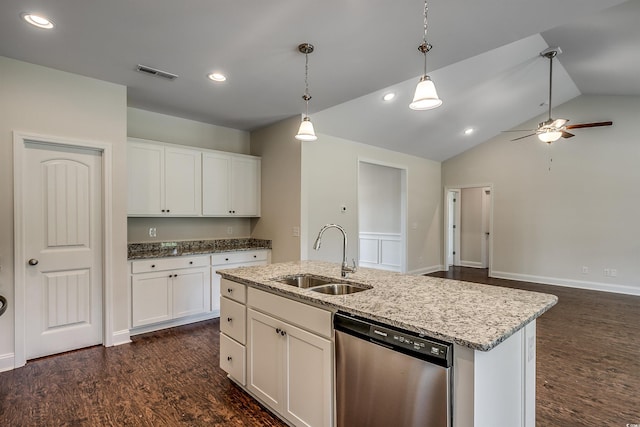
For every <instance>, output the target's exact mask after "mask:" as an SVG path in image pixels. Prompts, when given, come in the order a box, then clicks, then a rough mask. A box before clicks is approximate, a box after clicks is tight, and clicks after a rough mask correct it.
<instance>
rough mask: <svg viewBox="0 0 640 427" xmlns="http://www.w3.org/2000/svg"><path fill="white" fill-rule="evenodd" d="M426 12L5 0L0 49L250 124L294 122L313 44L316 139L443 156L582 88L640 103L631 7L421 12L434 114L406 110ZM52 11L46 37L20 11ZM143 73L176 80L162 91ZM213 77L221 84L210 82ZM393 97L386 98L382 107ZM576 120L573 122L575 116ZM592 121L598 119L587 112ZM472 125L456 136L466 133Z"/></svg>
mask: <svg viewBox="0 0 640 427" xmlns="http://www.w3.org/2000/svg"><path fill="white" fill-rule="evenodd" d="M423 6H424V4H423V2H422V1H421V0H408V1H402V2H396V1H389V0H326V1H310V0H302V1H292V0H273V1H270V2H256V1H252V0H234V1H220V0H217V1H215V0H214V1H211V0H208V1H204V0H183V1H179V2H176V1H169V0H136V1H131V0H110V1H73V0H59V1H55V2H51V1H44V0H28V1H25V0H3V1H2V2H1V3H0V55H2V56H7V57H10V58H15V59H19V60H23V61H27V62H31V63H34V64H39V65H43V66H47V67H51V68H55V69H59V70H64V71H69V72H73V73H76V74H80V75H84V76H89V77H93V78H97V79H101V80H106V81H110V82H114V83H119V84H122V85H126V86H127V87H128V103H129V105H130V106H132V107H138V108H142V109H147V110H151V111H156V112H160V113H165V114H171V115H175V116H179V117H184V118H189V119H193V120H199V121H203V122H207V123H212V124H216V125H221V126H227V127H232V128H236V129H242V130H248V131H250V130H254V129H258V128H260V127H263V126H266V125H269V124H271V123H274V122H277V121H279V120H282V119H284V118H288V117H291V116H294V115H299V114H300V113H301V112H302V111H303V109H304V104H303V101H302V99H301V95H302V93H303V92H304V56H303V55H301V54H300V53H299V52H298V51H297V45H298V44H299V43H302V42H310V43H312V44H314V45H315V48H316V49H315V52H314V53H312V54H311V55H310V56H309V66H310V68H309V84H310V92H311V95H312V96H313V98H312V100H311V102H310V115H311V118H312V120H313V122H314V124H315V127H316V132H317V133H318V134H320V139H319V140H318V143H321V141H322V134H327V135H334V136H339V137H343V138H346V139H350V140H354V141H358V142H362V143H365V144H372V145H376V146H380V147H386V148H390V149H392V150H395V151H401V152H405V153H408V154H413V155H417V156H421V157H425V158H430V159H433V160H445V159H447V158H449V157H451V156H454V155H456V154H458V153H460V152H462V151H464V150H466V149H468V148H470V147H472V146H474V145H477V144H479V143H482V142H484V141H486V140H488V139H490V138H492V137H493V136H495V135H497V134H498V133H499V132H500V131H502V130H504V129H509V128H512V127H514V126H517V125H518V124H520V123H522V122H524V121H526V120H530V119H532V118H534V117H536V116H540V115H543V114H544V113H545V111H546V108H547V106H546V105H544V103H545V102H546V100H547V91H548V76H547V73H548V61H547V60H546V59H544V58H541V57H540V56H539V55H538V54H539V52H540V51H542V50H544V49H545V48H547V47H549V46H560V47H561V48H562V50H563V53H562V55H561V56H559V57H558V61H557V62H556V64H557V66H556V67H554V102H553V104H554V105H558V104H560V103H562V102H565V101H567V100H569V99H572V98H574V97H576V96H578V95H580V94H624V95H640V79H638V78H637V74H638V70H639V69H640V26H639V25H637V23H638V22H640V2H638V1H636V0H629V1H626V2H625V1H622V0H563V1H561V2H558V1H557V0H485V1H484V2H475V1H471V0H463V1H445V0H433V1H431V2H429V33H428V34H429V35H428V41H429V42H430V43H431V44H433V46H434V48H433V50H432V51H431V52H430V53H429V54H428V68H429V75H430V76H431V78H432V79H433V81H434V82H435V84H436V87H437V89H438V93H439V95H440V97H441V98H442V99H443V101H444V104H443V106H442V107H440V108H438V109H436V110H430V111H413V110H410V109H409V108H408V104H409V102H410V101H411V97H412V95H413V90H414V88H415V85H416V83H417V81H418V78H419V76H420V75H421V72H422V55H421V54H420V53H419V52H418V50H417V46H418V45H419V44H420V43H421V41H422V35H423V34H422V33H423V18H422V12H423ZM23 12H32V13H41V14H43V15H46V16H47V17H48V18H50V19H51V20H52V21H54V23H55V27H54V28H53V29H52V30H50V31H46V30H41V29H38V28H34V27H31V26H29V25H27V24H26V23H25V22H23V21H22V19H21V18H20V15H21V13H23ZM137 64H144V65H147V66H151V67H154V68H158V69H161V70H165V71H168V72H171V73H174V74H177V75H178V76H179V77H178V78H177V79H176V80H174V81H165V80H162V79H159V78H157V77H151V76H148V75H145V74H142V73H139V72H136V71H135V68H136V65H137ZM213 71H220V72H223V73H224V74H226V75H227V81H226V82H224V83H214V82H212V81H210V80H208V79H207V75H208V74H209V73H211V72H213ZM0 75H1V70H0ZM389 91H393V92H395V93H396V97H395V99H394V100H392V101H390V102H386V103H385V102H383V101H382V96H383V94H385V93H387V92H389ZM572 119H574V120H576V121H579V120H581V119H582V118H580V117H575V118H574V117H572ZM586 119H588V120H591V119H592V118H586ZM469 127H471V128H474V130H475V132H474V133H472V134H471V135H464V133H463V131H464V129H466V128H469Z"/></svg>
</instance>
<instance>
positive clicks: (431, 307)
mask: <svg viewBox="0 0 640 427" xmlns="http://www.w3.org/2000/svg"><path fill="white" fill-rule="evenodd" d="M218 273H219V274H220V275H221V276H222V277H223V278H226V279H229V280H233V281H236V282H239V283H244V284H246V285H248V286H252V287H255V288H258V289H263V290H267V291H270V292H273V293H277V294H280V295H282V296H285V297H288V298H293V299H297V300H300V301H303V302H305V301H306V302H308V303H311V304H314V305H319V306H324V307H326V308H327V309H330V310H333V311H337V310H340V311H344V312H347V313H351V314H354V315H357V316H362V317H365V318H368V319H372V320H376V321H379V322H382V323H385V324H388V325H393V326H396V327H399V328H404V329H408V330H412V331H415V332H418V333H422V334H424V335H427V336H431V337H434V338H438V339H441V340H444V341H446V342H451V343H456V344H459V345H462V346H466V347H470V348H472V349H475V350H481V351H488V350H491V349H492V348H494V347H495V346H497V345H498V344H500V343H501V342H502V341H504V340H505V339H507V338H508V337H509V336H511V335H512V334H513V333H515V332H516V331H518V330H519V329H521V328H523V327H524V326H525V325H527V324H528V323H530V322H531V321H533V320H535V319H536V318H537V317H539V316H540V315H542V314H543V313H544V312H546V311H547V310H549V309H550V308H551V307H553V306H554V305H555V304H556V302H557V301H558V298H557V297H556V296H555V295H550V294H544V293H539V292H530V291H523V290H519V289H510V288H503V287H498V286H491V285H485V284H477V283H470V282H462V281H458V280H451V279H442V278H436V277H428V276H412V275H404V274H400V273H395V272H389V271H382V270H374V269H370V268H360V269H359V270H358V271H357V272H356V273H354V274H350V275H349V278H347V279H343V278H341V277H340V265H339V264H333V263H327V262H320V261H298V262H288V263H277V264H270V265H267V266H260V267H240V268H234V269H226V270H218ZM294 274H310V275H315V276H322V277H329V278H332V279H336V282H348V283H354V284H362V285H365V286H367V287H371V289H367V290H366V291H363V292H358V293H354V294H349V295H324V294H320V293H317V292H314V291H310V290H308V289H301V288H297V287H294V286H290V285H286V284H284V283H280V282H278V281H276V280H273V279H277V278H280V277H283V276H289V275H294Z"/></svg>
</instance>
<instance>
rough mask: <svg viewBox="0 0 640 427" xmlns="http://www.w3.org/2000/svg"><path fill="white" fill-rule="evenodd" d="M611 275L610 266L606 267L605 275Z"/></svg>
mask: <svg viewBox="0 0 640 427" xmlns="http://www.w3.org/2000/svg"><path fill="white" fill-rule="evenodd" d="M609 276H611V270H609V269H608V268H605V269H604V277H609Z"/></svg>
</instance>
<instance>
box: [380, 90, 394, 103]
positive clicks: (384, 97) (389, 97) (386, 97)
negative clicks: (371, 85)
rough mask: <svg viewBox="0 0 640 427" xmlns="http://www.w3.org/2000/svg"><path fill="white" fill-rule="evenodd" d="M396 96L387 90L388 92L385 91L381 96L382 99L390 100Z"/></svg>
mask: <svg viewBox="0 0 640 427" xmlns="http://www.w3.org/2000/svg"><path fill="white" fill-rule="evenodd" d="M395 97H396V94H395V93H393V92H389V93H385V94H384V96H383V97H382V100H383V101H391V100H392V99H393V98H395Z"/></svg>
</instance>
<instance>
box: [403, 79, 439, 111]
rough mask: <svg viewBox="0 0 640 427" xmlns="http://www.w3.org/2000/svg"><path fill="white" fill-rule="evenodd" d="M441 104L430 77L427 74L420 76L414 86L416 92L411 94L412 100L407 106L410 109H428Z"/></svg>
mask: <svg viewBox="0 0 640 427" xmlns="http://www.w3.org/2000/svg"><path fill="white" fill-rule="evenodd" d="M441 105H442V100H441V99H440V98H438V93H437V92H436V86H435V85H434V84H433V82H432V81H431V78H430V77H429V76H422V78H421V79H420V82H419V83H418V86H417V87H416V93H415V94H414V95H413V102H411V104H409V108H411V109H412V110H430V109H432V108H437V107H439V106H441Z"/></svg>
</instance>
